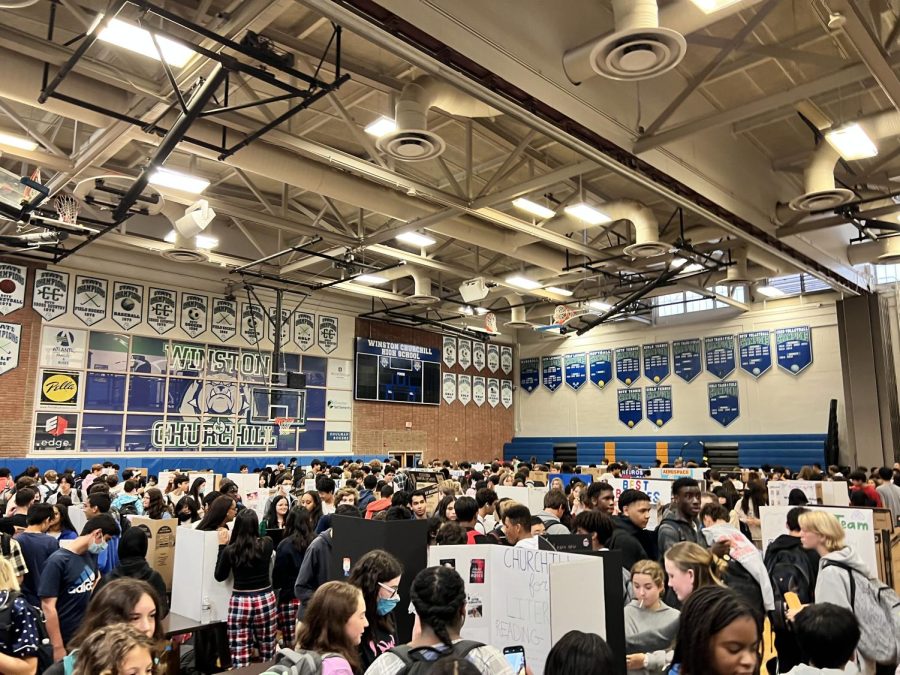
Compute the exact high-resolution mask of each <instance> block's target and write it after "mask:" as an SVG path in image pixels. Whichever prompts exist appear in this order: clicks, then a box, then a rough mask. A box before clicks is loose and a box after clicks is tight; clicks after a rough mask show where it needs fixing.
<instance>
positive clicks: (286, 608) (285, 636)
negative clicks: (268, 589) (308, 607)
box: [278, 598, 300, 649]
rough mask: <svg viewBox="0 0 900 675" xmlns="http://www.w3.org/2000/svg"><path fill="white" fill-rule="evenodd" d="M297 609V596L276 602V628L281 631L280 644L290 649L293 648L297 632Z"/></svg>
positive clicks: (298, 606) (298, 604) (298, 602)
mask: <svg viewBox="0 0 900 675" xmlns="http://www.w3.org/2000/svg"><path fill="white" fill-rule="evenodd" d="M298 609H300V601H299V600H297V598H291V599H290V600H281V601H279V602H278V630H280V631H281V644H282V645H283V646H284V647H290V648H291V649H293V648H294V642H295V638H296V633H297V610H298Z"/></svg>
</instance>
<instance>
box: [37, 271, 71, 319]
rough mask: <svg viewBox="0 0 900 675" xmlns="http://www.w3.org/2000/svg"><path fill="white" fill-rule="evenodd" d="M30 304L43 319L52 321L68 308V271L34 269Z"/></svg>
mask: <svg viewBox="0 0 900 675" xmlns="http://www.w3.org/2000/svg"><path fill="white" fill-rule="evenodd" d="M31 306H32V307H33V308H34V311H35V312H37V313H38V314H40V315H41V317H42V318H43V319H44V321H53V319H55V318H56V317H58V316H62V315H63V314H65V313H66V312H67V311H68V309H69V273H68V272H57V271H56V270H36V271H35V273H34V296H33V297H32V298H31Z"/></svg>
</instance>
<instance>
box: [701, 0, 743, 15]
mask: <svg viewBox="0 0 900 675" xmlns="http://www.w3.org/2000/svg"><path fill="white" fill-rule="evenodd" d="M740 1H741V0H691V2H693V3H694V4H695V5H697V7H698V8H699V9H700V10H701V11H702V12H703V13H704V14H712V13H713V12H718V11H719V10H720V9H725V8H726V7H730V6H731V5H736V4H737V3H738V2H740Z"/></svg>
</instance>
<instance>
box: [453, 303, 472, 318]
mask: <svg viewBox="0 0 900 675" xmlns="http://www.w3.org/2000/svg"><path fill="white" fill-rule="evenodd" d="M456 311H458V312H459V313H460V314H465V315H466V316H472V315H473V314H474V313H475V310H473V309H472V308H471V307H469V306H468V305H460V306H459V309H458V310H456Z"/></svg>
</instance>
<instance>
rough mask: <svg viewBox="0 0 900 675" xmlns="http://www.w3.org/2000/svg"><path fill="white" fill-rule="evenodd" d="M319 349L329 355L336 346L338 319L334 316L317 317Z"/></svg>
mask: <svg viewBox="0 0 900 675" xmlns="http://www.w3.org/2000/svg"><path fill="white" fill-rule="evenodd" d="M318 335H319V349H321V350H322V351H323V352H325V353H326V354H330V353H331V352H333V351H334V350H335V349H337V346H338V319H337V317H336V316H325V315H323V314H320V315H319V334H318Z"/></svg>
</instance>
